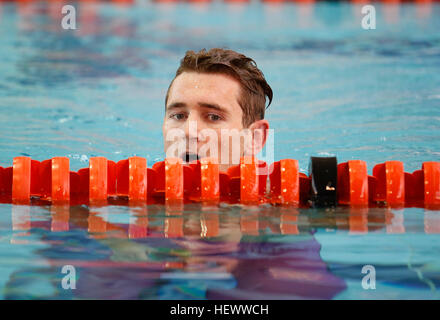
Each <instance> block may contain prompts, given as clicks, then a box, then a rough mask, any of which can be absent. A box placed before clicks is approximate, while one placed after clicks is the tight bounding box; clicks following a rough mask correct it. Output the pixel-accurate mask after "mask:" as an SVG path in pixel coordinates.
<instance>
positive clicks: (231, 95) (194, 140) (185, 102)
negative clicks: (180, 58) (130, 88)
mask: <svg viewBox="0 0 440 320" xmlns="http://www.w3.org/2000/svg"><path fill="white" fill-rule="evenodd" d="M239 95H240V83H239V82H238V81H237V80H235V79H234V78H232V77H230V76H227V75H224V74H208V73H197V72H184V73H182V74H180V75H179V76H178V77H177V78H175V79H174V82H173V84H172V86H171V88H170V91H169V95H168V101H167V105H166V111H165V118H164V122H163V136H164V140H165V141H164V146H165V152H166V153H167V156H168V155H169V151H170V149H171V148H172V145H173V144H176V141H177V140H180V142H181V143H183V142H184V143H185V144H184V145H185V148H184V150H183V149H182V148H180V149H179V150H180V151H178V152H177V153H178V155H177V156H178V157H179V158H182V159H183V160H184V161H191V160H194V159H195V158H197V157H199V158H200V157H201V156H202V155H205V156H206V155H207V156H210V157H213V158H217V159H218V162H219V164H220V170H226V169H227V168H228V167H229V166H231V165H232V163H231V161H230V160H231V158H232V152H233V149H234V148H235V152H239V154H240V156H241V155H243V143H239V144H238V145H234V144H233V145H232V146H228V147H225V146H226V145H229V143H230V141H231V140H232V139H230V138H229V137H226V136H225V138H223V139H222V132H221V130H222V129H223V130H225V129H229V130H231V129H236V130H238V131H241V130H242V129H243V123H242V118H243V111H242V109H241V107H240V105H239V104H238V98H239ZM176 132H181V133H182V134H181V135H180V136H179V135H178V134H176ZM223 132H225V131H223ZM215 135H216V136H217V139H216V137H215ZM170 137H174V138H170ZM214 145H215V147H216V148H217V150H218V151H217V152H213V148H212V147H213V146H214ZM209 146H210V147H211V148H210V147H209ZM237 148H238V149H240V150H237ZM207 150H210V151H208V152H207ZM222 152H223V156H222ZM175 153H176V152H175ZM226 154H227V157H226ZM225 158H227V159H229V161H228V163H225V161H224V160H223V161H221V159H225Z"/></svg>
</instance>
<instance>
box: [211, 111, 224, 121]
mask: <svg viewBox="0 0 440 320" xmlns="http://www.w3.org/2000/svg"><path fill="white" fill-rule="evenodd" d="M208 119H209V121H213V122H216V121H220V120H222V117H221V116H219V115H218V114H215V113H210V114H208Z"/></svg>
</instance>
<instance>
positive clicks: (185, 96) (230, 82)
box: [167, 72, 240, 108]
mask: <svg viewBox="0 0 440 320" xmlns="http://www.w3.org/2000/svg"><path fill="white" fill-rule="evenodd" d="M239 95H240V83H239V82H238V81H237V80H236V79H234V78H233V77H231V76H228V75H225V74H218V73H197V72H183V73H182V74H180V75H179V76H177V77H176V78H175V79H174V81H173V84H172V86H171V88H170V92H169V96H168V102H167V104H170V103H173V102H185V103H187V104H191V103H194V104H196V103H197V102H198V101H204V102H207V103H217V104H220V105H223V106H224V107H228V106H229V107H231V108H233V107H240V106H239V104H238V99H239Z"/></svg>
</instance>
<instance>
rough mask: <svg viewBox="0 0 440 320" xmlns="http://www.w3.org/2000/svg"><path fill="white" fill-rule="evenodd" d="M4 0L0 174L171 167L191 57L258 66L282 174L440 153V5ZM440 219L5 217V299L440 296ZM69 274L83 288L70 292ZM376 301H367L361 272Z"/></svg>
mask: <svg viewBox="0 0 440 320" xmlns="http://www.w3.org/2000/svg"><path fill="white" fill-rule="evenodd" d="M75 5H76V6H77V26H78V29H77V30H63V29H62V28H61V26H60V21H61V18H62V15H61V13H60V12H61V6H60V5H59V4H56V3H50V4H47V3H27V4H20V5H18V4H14V3H4V2H1V3H0V48H1V49H0V112H1V117H0V166H3V167H6V166H10V165H11V163H12V159H13V157H16V156H19V155H28V156H31V157H32V158H33V159H37V160H44V159H48V158H51V157H54V156H68V157H69V158H70V162H71V167H72V169H73V170H78V169H79V168H82V167H85V166H87V164H88V159H89V158H90V157H92V156H105V157H107V158H109V159H111V160H115V161H118V160H121V159H126V158H127V157H129V156H133V155H138V156H143V157H147V159H148V162H149V165H150V166H151V165H152V164H153V163H154V162H156V161H159V160H161V159H163V149H162V133H161V121H162V117H163V109H164V97H165V92H166V89H167V87H168V85H169V82H170V81H171V79H172V77H173V74H174V72H175V70H176V69H177V66H178V62H179V60H180V58H181V57H182V56H183V54H184V53H185V51H186V50H189V49H192V50H199V49H201V48H210V47H228V48H231V49H234V50H237V51H239V52H243V53H244V54H246V55H248V56H250V57H252V58H253V59H254V60H255V61H256V62H257V64H258V66H259V67H260V68H261V69H262V71H263V72H264V74H265V76H266V78H267V80H268V82H269V84H270V85H271V86H272V88H273V90H274V100H273V103H272V105H271V106H270V108H269V109H268V111H267V119H268V120H269V122H270V125H271V127H272V128H273V129H274V130H275V131H274V137H273V140H274V149H275V153H274V160H279V159H282V158H294V159H298V160H299V164H300V167H301V170H302V171H303V172H307V166H308V159H309V157H310V156H312V155H324V156H325V155H336V156H337V157H338V161H339V162H344V161H347V160H351V159H361V160H365V161H366V162H367V164H368V168H369V172H370V173H371V170H372V167H373V166H374V165H375V164H377V163H382V162H384V161H387V160H401V161H403V162H404V164H405V171H407V172H412V171H414V170H416V169H419V168H420V167H421V164H422V162H423V161H439V156H440V130H439V129H440V75H439V69H440V37H439V34H438V30H440V19H438V17H439V15H440V6H439V5H437V4H424V5H411V4H401V5H398V4H390V5H381V4H379V3H377V4H375V6H376V10H377V22H376V23H377V29H376V30H363V29H362V28H361V18H362V15H361V14H360V10H361V9H360V8H361V7H360V6H355V5H351V4H348V3H340V2H338V3H316V4H311V5H297V4H281V5H271V4H261V3H258V2H251V3H250V4H244V5H243V4H223V3H221V2H214V3H212V4H206V5H195V4H157V3H140V2H139V3H138V4H136V5H134V6H118V5H112V4H108V3H107V4H106V3H75ZM439 234H440V212H439V211H433V210H425V209H423V208H405V209H387V208H371V209H369V210H355V209H350V208H342V207H338V208H336V209H292V208H291V209H287V208H274V207H271V206H261V207H258V208H256V207H241V206H238V205H236V206H227V205H225V204H222V205H220V206H219V207H203V206H200V205H197V204H192V205H185V206H184V207H183V208H167V207H164V206H159V205H151V206H145V207H127V206H107V207H100V208H96V207H87V206H76V207H71V208H63V207H61V208H58V207H50V206H15V205H11V204H0V257H1V258H0V298H2V299H27V298H44V299H52V298H57V299H77V298H79V299H89V298H106V299H107V298H123V299H125V298H129V299H222V298H226V299H231V298H246V299H308V298H324V299H385V298H389V299H407V298H421V299H439V290H438V287H439V285H440V258H439V254H438V253H439V252H440V250H439V249H440V241H439V240H440V238H439ZM65 265H73V266H75V268H76V271H77V273H76V278H77V283H76V289H75V290H65V289H63V288H62V286H61V281H62V278H63V276H64V274H62V273H61V269H62V267H63V266H65ZM365 265H372V266H374V267H375V270H376V289H374V290H365V289H363V287H362V278H363V277H364V276H365V274H362V273H361V271H362V268H363V267H364V266H365Z"/></svg>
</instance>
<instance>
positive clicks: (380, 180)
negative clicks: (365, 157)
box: [373, 161, 405, 205]
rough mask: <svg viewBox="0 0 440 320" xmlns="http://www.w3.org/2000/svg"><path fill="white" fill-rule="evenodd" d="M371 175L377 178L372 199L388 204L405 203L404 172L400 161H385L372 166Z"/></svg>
mask: <svg viewBox="0 0 440 320" xmlns="http://www.w3.org/2000/svg"><path fill="white" fill-rule="evenodd" d="M373 176H374V177H375V178H376V179H377V184H376V192H375V193H374V195H373V200H374V201H377V202H385V203H387V204H389V205H402V204H404V203H405V173H404V170H403V163H402V162H400V161H387V162H385V163H382V164H378V165H376V166H374V168H373Z"/></svg>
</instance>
